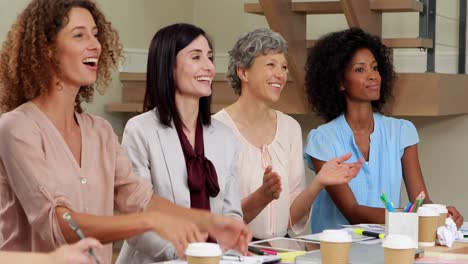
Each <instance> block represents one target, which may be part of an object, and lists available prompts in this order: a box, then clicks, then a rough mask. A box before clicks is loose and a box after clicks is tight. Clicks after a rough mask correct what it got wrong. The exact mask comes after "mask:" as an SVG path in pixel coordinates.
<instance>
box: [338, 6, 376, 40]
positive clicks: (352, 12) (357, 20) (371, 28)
mask: <svg viewBox="0 0 468 264" xmlns="http://www.w3.org/2000/svg"><path fill="white" fill-rule="evenodd" d="M370 1H372V0H340V3H341V7H342V8H343V12H344V15H345V17H346V21H347V22H348V26H349V27H358V28H361V29H363V30H364V31H366V32H368V33H370V34H372V35H376V36H379V37H381V36H382V13H381V12H375V11H372V10H371V8H370Z"/></svg>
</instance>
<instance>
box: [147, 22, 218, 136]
mask: <svg viewBox="0 0 468 264" xmlns="http://www.w3.org/2000/svg"><path fill="white" fill-rule="evenodd" d="M199 36H204V37H205V38H206V39H207V41H208V45H209V46H210V48H211V49H212V50H213V45H212V43H211V41H210V39H209V38H208V37H207V36H206V33H205V31H203V30H202V29H201V28H198V27H196V26H194V25H190V24H184V23H180V24H173V25H170V26H167V27H165V28H162V29H160V30H159V31H158V32H156V34H155V35H154V37H153V39H152V40H151V44H150V47H149V54H148V68H147V72H146V92H145V99H144V103H143V111H145V112H146V111H150V110H152V109H153V108H155V107H156V109H157V111H156V112H157V115H158V117H159V121H160V122H161V124H163V125H164V126H166V127H171V122H172V121H173V122H174V124H181V125H183V124H182V121H181V119H180V115H179V112H178V111H177V107H176V102H175V92H176V87H175V80H174V68H175V64H176V56H177V53H179V51H180V50H182V49H184V48H185V47H187V46H188V45H189V44H190V43H192V41H193V40H194V39H196V38H197V37H199ZM210 107H211V95H210V96H205V97H201V98H200V104H199V109H198V110H199V112H198V116H199V118H200V119H201V122H202V124H203V125H205V126H208V125H210V124H211V109H210Z"/></svg>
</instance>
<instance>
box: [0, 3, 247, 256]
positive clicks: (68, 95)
mask: <svg viewBox="0 0 468 264" xmlns="http://www.w3.org/2000/svg"><path fill="white" fill-rule="evenodd" d="M0 53H1V55H0V72H1V74H0V108H1V109H2V110H4V111H8V112H7V113H5V114H3V115H2V116H1V118H0V142H2V144H0V250H17V251H39V252H47V251H51V250H53V249H55V248H58V247H59V246H60V245H61V244H65V243H67V242H74V241H76V240H77V239H78V237H77V236H76V235H75V234H74V233H73V230H71V229H70V228H69V227H68V225H67V223H66V221H64V219H63V216H64V214H65V213H69V214H70V215H71V216H72V218H73V219H74V220H75V222H76V223H77V224H78V225H79V226H80V227H81V229H82V231H83V233H84V234H86V236H92V237H95V238H97V239H98V240H100V241H101V242H102V243H109V242H112V241H115V240H122V239H126V238H129V237H132V236H135V235H138V234H141V233H143V232H146V231H155V232H157V233H158V234H159V235H160V236H161V237H163V238H164V239H167V240H169V241H170V242H172V243H173V244H174V246H175V247H176V249H177V252H178V253H179V256H183V251H184V249H185V246H186V245H187V244H188V243H190V242H194V241H202V240H205V239H206V235H207V234H209V235H211V236H212V237H214V238H215V239H217V240H218V242H220V243H221V244H224V245H223V246H224V247H226V248H236V249H239V250H240V251H242V252H246V246H247V242H248V240H249V239H250V233H249V232H248V230H247V228H246V226H245V225H244V224H243V223H240V222H239V221H235V220H231V219H229V218H226V217H223V216H219V215H214V214H210V213H208V212H205V211H200V210H190V209H185V208H182V207H178V206H176V205H174V204H172V203H170V202H169V201H167V200H165V199H163V198H161V197H157V196H154V195H153V191H152V186H151V184H150V183H149V182H147V181H145V180H143V179H141V178H139V177H136V176H135V175H134V174H133V172H132V166H131V163H130V162H129V161H128V158H127V156H126V155H125V153H124V152H123V150H122V148H121V147H120V145H119V143H118V141H117V138H116V136H115V134H114V133H113V130H112V127H111V126H110V124H109V123H108V122H106V121H105V120H103V119H102V118H99V117H96V116H93V115H89V114H85V113H83V111H82V109H81V107H80V103H81V102H82V101H90V100H91V99H92V95H93V84H94V83H96V82H98V83H100V84H106V83H108V82H109V80H110V73H111V69H112V68H113V67H115V66H116V65H117V63H118V61H119V58H120V54H121V45H120V43H119V38H118V35H117V32H116V31H115V30H114V29H113V28H112V26H111V23H110V22H108V21H107V20H106V18H105V17H104V15H103V14H102V12H101V11H100V10H99V9H98V8H97V7H96V5H95V3H94V2H93V1H90V0H33V1H32V2H31V3H30V4H29V5H28V6H27V7H26V9H25V10H24V11H23V12H22V13H21V14H20V15H19V16H18V18H17V20H16V22H15V24H14V25H13V27H12V29H11V31H10V32H9V33H8V37H7V40H6V41H5V43H4V45H3V48H2V51H1V52H0ZM114 206H115V208H114ZM114 209H116V210H119V211H120V212H121V213H123V214H122V215H119V216H113V212H114ZM96 252H97V254H98V256H99V257H100V258H101V259H102V260H103V261H104V262H105V263H110V261H111V254H112V246H111V245H110V244H109V245H106V246H104V247H103V249H99V250H97V251H96Z"/></svg>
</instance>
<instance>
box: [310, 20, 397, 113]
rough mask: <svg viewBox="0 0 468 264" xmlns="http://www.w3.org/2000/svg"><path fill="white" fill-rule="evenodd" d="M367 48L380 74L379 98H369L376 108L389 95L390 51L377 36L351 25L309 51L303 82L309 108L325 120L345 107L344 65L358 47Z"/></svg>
mask: <svg viewBox="0 0 468 264" xmlns="http://www.w3.org/2000/svg"><path fill="white" fill-rule="evenodd" d="M363 48H365V49H369V50H370V51H371V52H372V54H373V55H374V57H375V59H376V61H377V63H378V71H379V73H380V76H381V77H382V82H381V86H380V99H379V100H377V101H373V102H371V104H372V109H373V110H374V111H375V112H381V111H382V107H383V105H384V104H385V103H386V102H387V101H388V100H389V99H390V98H391V97H392V91H393V83H394V81H395V78H396V75H395V71H394V70H393V63H392V60H391V55H390V54H391V51H390V49H389V48H387V47H386V46H385V45H383V44H382V41H381V39H380V38H379V37H377V36H372V35H370V34H368V33H366V32H364V31H363V30H362V29H359V28H350V29H347V30H343V31H338V32H332V33H329V34H327V35H325V36H323V37H321V38H320V39H319V40H318V41H317V43H316V44H315V45H314V46H313V47H312V49H311V50H310V51H309V54H308V57H307V62H306V66H305V71H306V79H305V86H306V92H307V96H308V100H309V103H310V104H311V105H312V110H313V111H314V112H316V113H317V114H318V115H319V116H320V117H322V118H324V119H325V120H326V121H327V122H328V121H331V120H333V119H335V118H336V117H338V116H339V115H341V114H342V113H344V112H345V111H346V99H345V94H344V93H343V92H342V91H341V90H340V84H341V83H342V82H343V81H344V78H345V70H346V66H347V65H348V64H349V63H350V61H351V59H352V57H353V56H354V54H355V53H356V51H357V50H359V49H363Z"/></svg>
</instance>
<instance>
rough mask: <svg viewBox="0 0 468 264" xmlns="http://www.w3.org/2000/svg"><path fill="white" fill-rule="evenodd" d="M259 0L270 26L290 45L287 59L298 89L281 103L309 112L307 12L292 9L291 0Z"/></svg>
mask: <svg viewBox="0 0 468 264" xmlns="http://www.w3.org/2000/svg"><path fill="white" fill-rule="evenodd" d="M259 2H260V5H261V7H262V10H263V13H264V14H265V17H266V19H267V21H268V24H269V25H270V28H271V29H272V30H273V31H276V32H278V33H280V34H281V35H282V36H283V37H284V39H285V40H286V41H287V42H288V46H289V51H288V55H287V60H288V65H289V72H290V74H291V77H292V78H293V81H294V84H295V85H294V86H295V88H296V91H295V93H289V94H290V95H294V96H293V97H294V98H282V99H283V100H280V102H279V104H284V103H285V102H286V104H288V105H289V107H291V109H294V110H293V112H296V113H305V112H308V111H309V105H308V103H307V100H306V95H305V89H304V79H305V71H304V66H305V62H306V58H307V41H306V39H307V36H306V34H307V31H306V26H307V20H306V19H307V17H306V14H300V13H296V12H294V11H292V10H291V0H259ZM284 99H287V100H284Z"/></svg>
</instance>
